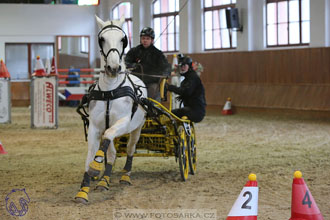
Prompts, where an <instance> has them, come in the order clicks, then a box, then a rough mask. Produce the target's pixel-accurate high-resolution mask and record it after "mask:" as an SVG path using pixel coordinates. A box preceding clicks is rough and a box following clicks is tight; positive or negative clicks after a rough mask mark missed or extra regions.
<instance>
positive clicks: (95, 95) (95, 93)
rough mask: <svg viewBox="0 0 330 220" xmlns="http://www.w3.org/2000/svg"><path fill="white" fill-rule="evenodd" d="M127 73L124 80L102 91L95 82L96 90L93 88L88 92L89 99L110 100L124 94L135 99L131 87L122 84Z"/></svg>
mask: <svg viewBox="0 0 330 220" xmlns="http://www.w3.org/2000/svg"><path fill="white" fill-rule="evenodd" d="M126 78H127V75H126V74H125V78H124V80H123V81H122V82H121V83H120V84H119V86H118V87H117V88H116V89H113V90H109V91H102V90H101V88H100V85H99V84H97V87H98V90H95V86H94V88H93V89H92V90H91V91H90V92H89V97H88V99H89V101H91V100H97V101H110V100H114V99H118V98H121V97H124V96H129V97H131V98H132V99H133V100H135V99H136V96H135V94H134V91H133V89H132V88H131V87H130V86H123V85H124V83H125V82H126Z"/></svg>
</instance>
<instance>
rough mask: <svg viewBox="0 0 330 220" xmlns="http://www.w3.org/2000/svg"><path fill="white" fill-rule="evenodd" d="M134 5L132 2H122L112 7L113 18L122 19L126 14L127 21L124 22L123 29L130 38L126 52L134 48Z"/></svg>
mask: <svg viewBox="0 0 330 220" xmlns="http://www.w3.org/2000/svg"><path fill="white" fill-rule="evenodd" d="M132 11H133V5H132V4H131V3H130V2H121V3H119V4H117V5H116V6H115V7H114V8H113V9H112V19H120V18H121V16H122V15H124V16H125V23H124V24H123V30H124V32H125V33H126V35H127V38H128V45H127V47H126V49H125V53H127V52H128V50H129V49H131V48H132V39H133V21H132V18H133V12H132Z"/></svg>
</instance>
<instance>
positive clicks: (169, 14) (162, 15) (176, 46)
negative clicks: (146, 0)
mask: <svg viewBox="0 0 330 220" xmlns="http://www.w3.org/2000/svg"><path fill="white" fill-rule="evenodd" d="M157 1H162V0H153V1H152V26H153V29H154V30H155V19H156V18H159V19H162V18H166V27H165V28H166V29H167V28H168V26H169V25H170V24H171V23H172V22H174V24H173V27H174V32H173V35H174V42H173V43H174V45H173V48H174V50H168V48H169V42H168V32H167V31H166V33H165V32H164V31H165V29H163V30H161V32H160V33H159V34H160V35H159V36H158V37H156V36H155V39H154V41H157V40H160V41H161V40H162V36H164V34H165V37H166V44H167V49H166V50H165V49H163V48H158V49H160V50H161V51H163V52H164V53H173V52H178V51H179V50H180V39H179V42H177V38H178V37H179V36H180V28H179V32H177V29H176V27H177V25H179V27H180V15H179V11H180V8H178V10H177V11H174V12H165V13H161V12H160V13H159V14H155V13H154V11H155V10H154V5H155V3H156V2H157ZM168 1H170V0H168ZM176 1H179V0H176ZM175 10H176V9H175ZM172 16H173V20H170V21H169V17H172ZM177 16H178V17H177ZM177 18H178V19H179V24H177ZM154 44H155V42H154ZM160 46H161V45H160Z"/></svg>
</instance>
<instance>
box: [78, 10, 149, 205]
mask: <svg viewBox="0 0 330 220" xmlns="http://www.w3.org/2000/svg"><path fill="white" fill-rule="evenodd" d="M96 20H97V24H98V26H99V28H100V29H101V30H100V32H99V34H98V40H99V46H100V50H101V57H102V58H103V59H104V61H105V66H104V72H103V73H100V78H99V80H98V84H97V85H96V86H95V88H94V91H92V92H90V99H91V100H90V103H89V114H90V124H89V128H88V154H87V159H86V167H85V171H86V172H85V173H84V178H83V181H82V184H81V189H80V191H79V192H78V194H77V195H76V197H75V199H76V201H77V202H81V203H87V202H88V193H89V189H90V180H91V177H96V176H98V175H100V172H101V171H102V170H103V169H104V164H105V158H106V164H105V170H104V175H103V177H102V178H101V181H100V182H99V183H98V184H97V188H101V189H109V183H110V175H111V170H112V166H113V164H114V163H115V160H116V149H115V146H114V143H113V141H114V139H115V138H116V137H119V136H121V135H124V134H128V133H129V134H130V138H129V141H128V143H127V160H126V164H125V167H124V175H123V176H122V178H121V182H126V183H129V184H130V183H131V181H130V173H131V168H132V159H133V154H134V152H135V147H136V143H137V142H138V140H139V137H140V133H141V128H142V126H143V124H144V122H145V115H146V112H145V110H144V109H143V108H142V107H141V106H140V105H136V103H135V102H134V97H133V95H136V94H135V92H134V91H135V90H134V86H133V84H135V85H136V86H137V87H139V91H140V95H141V97H147V91H146V89H145V85H144V83H143V82H142V81H141V80H140V79H139V78H137V77H135V76H133V75H127V73H125V70H126V68H125V64H124V61H123V59H122V56H123V51H124V49H125V47H126V46H127V37H126V34H125V32H124V31H123V30H122V25H123V23H124V21H125V20H124V18H123V17H122V18H121V19H120V20H114V21H106V22H104V21H102V20H101V19H100V18H98V17H97V16H96ZM132 94H133V95H132ZM113 98H115V99H113ZM134 103H135V104H134ZM101 140H102V142H101ZM100 143H101V144H100ZM105 156H106V157H105Z"/></svg>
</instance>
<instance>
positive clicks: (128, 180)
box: [119, 175, 132, 185]
mask: <svg viewBox="0 0 330 220" xmlns="http://www.w3.org/2000/svg"><path fill="white" fill-rule="evenodd" d="M119 182H120V183H121V184H123V185H132V182H131V178H130V177H129V176H127V175H123V176H122V177H121V179H120V180H119Z"/></svg>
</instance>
